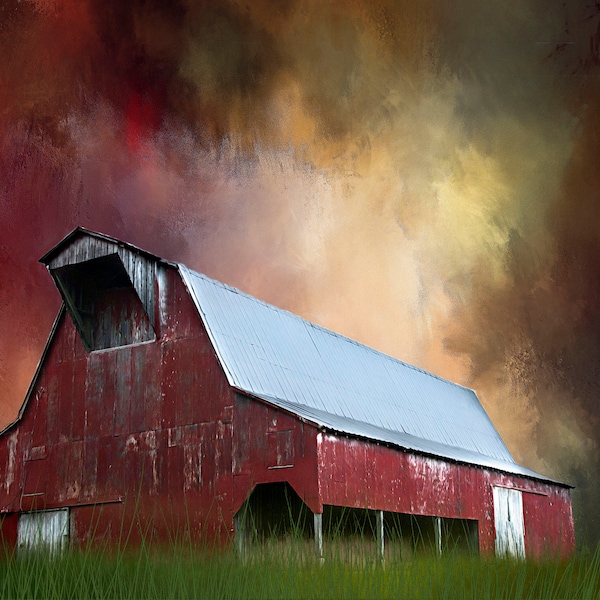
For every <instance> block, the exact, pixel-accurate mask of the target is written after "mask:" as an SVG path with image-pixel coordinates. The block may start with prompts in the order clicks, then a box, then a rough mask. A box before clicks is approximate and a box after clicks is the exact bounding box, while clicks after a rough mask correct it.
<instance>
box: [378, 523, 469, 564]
mask: <svg viewBox="0 0 600 600" xmlns="http://www.w3.org/2000/svg"><path fill="white" fill-rule="evenodd" d="M384 527H385V559H386V561H391V562H393V561H406V560H411V559H412V558H416V557H421V556H440V555H447V554H463V555H475V554H478V552H479V535H478V523H477V521H476V520H469V519H449V518H443V517H433V516H423V515H410V514H402V513H388V512H386V513H384Z"/></svg>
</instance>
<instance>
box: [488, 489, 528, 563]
mask: <svg viewBox="0 0 600 600" xmlns="http://www.w3.org/2000/svg"><path fill="white" fill-rule="evenodd" d="M493 489H494V523H495V525H496V555H497V556H513V557H515V558H525V525H524V522H523V496H522V494H521V492H520V491H519V490H513V489H509V488H503V487H494V488H493Z"/></svg>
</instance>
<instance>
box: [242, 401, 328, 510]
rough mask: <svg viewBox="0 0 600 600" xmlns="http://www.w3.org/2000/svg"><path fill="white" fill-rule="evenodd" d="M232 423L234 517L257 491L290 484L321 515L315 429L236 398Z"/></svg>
mask: <svg viewBox="0 0 600 600" xmlns="http://www.w3.org/2000/svg"><path fill="white" fill-rule="evenodd" d="M234 422H235V432H234V437H233V440H234V452H233V473H234V478H235V485H234V494H235V507H236V511H237V510H238V509H239V508H240V507H241V505H242V504H243V502H244V500H245V499H246V498H247V497H248V496H249V495H250V492H251V491H252V489H253V488H254V486H255V485H257V484H259V483H273V482H277V481H287V482H288V483H289V484H290V485H291V486H292V487H293V488H294V490H295V491H296V493H297V494H298V496H300V498H301V499H302V500H303V501H304V502H305V503H306V504H307V505H308V507H309V508H310V509H311V510H312V511H313V512H321V508H320V507H321V505H320V503H319V492H318V486H317V443H316V440H317V430H316V428H315V427H314V426H312V425H309V424H305V423H303V422H302V421H301V420H300V419H298V418H297V417H295V416H292V415H289V414H286V413H285V412H283V411H280V410H277V409H276V408H273V407H271V406H268V405H267V404H265V403H263V402H261V401H259V400H255V399H253V398H248V397H246V396H243V395H241V394H238V395H237V396H236V402H235V407H234Z"/></svg>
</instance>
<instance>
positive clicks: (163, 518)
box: [0, 266, 234, 541]
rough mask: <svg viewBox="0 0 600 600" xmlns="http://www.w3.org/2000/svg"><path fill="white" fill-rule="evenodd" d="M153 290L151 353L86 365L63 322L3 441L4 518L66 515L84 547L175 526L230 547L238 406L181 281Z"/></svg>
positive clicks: (89, 360)
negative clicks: (35, 512)
mask: <svg viewBox="0 0 600 600" xmlns="http://www.w3.org/2000/svg"><path fill="white" fill-rule="evenodd" d="M156 286H157V290H156V291H157V298H158V302H157V304H156V307H155V311H154V314H153V315H151V316H152V318H153V321H154V325H155V329H156V332H157V340H156V341H155V342H145V343H141V344H137V345H129V346H122V347H119V348H112V349H107V350H102V351H97V352H91V353H87V352H86V350H85V349H84V347H83V345H82V343H81V340H80V337H79V335H78V333H77V331H76V329H75V327H74V326H73V323H72V321H71V319H70V318H69V317H68V316H67V315H66V313H65V314H64V315H63V318H62V321H61V322H60V323H59V325H58V328H57V331H56V334H55V337H54V339H53V341H52V343H51V347H50V349H49V352H48V354H47V355H46V359H45V362H44V365H43V367H42V369H41V372H40V375H39V377H38V380H37V382H36V384H35V389H34V390H33V394H32V395H31V399H30V402H29V405H28V406H27V408H26V410H25V412H24V414H23V417H22V419H21V421H20V422H18V423H17V424H16V425H15V426H13V427H12V428H11V429H9V430H8V431H7V432H6V433H5V434H4V435H3V436H2V438H0V507H1V510H2V512H3V513H4V514H5V515H10V514H13V513H16V512H18V511H22V510H32V509H39V508H53V507H59V506H70V507H72V511H71V512H72V519H73V524H74V527H73V532H72V534H73V537H74V538H75V539H77V540H79V541H85V540H86V539H88V538H89V536H90V535H91V534H90V530H93V531H94V533H95V535H97V536H98V537H99V538H110V539H112V540H115V539H118V538H119V537H121V536H122V535H123V530H126V531H129V530H131V531H130V533H131V536H132V538H131V539H135V538H136V536H138V535H139V534H141V533H144V532H145V531H147V530H148V523H149V519H153V520H154V522H156V523H158V524H159V525H160V527H159V528H158V529H157V531H158V532H159V534H160V535H162V536H163V537H164V538H166V537H167V535H168V532H167V525H169V526H173V527H174V526H175V524H176V523H179V524H181V523H184V525H185V526H187V527H189V529H190V530H191V533H192V535H193V536H194V537H196V536H197V537H198V538H200V537H203V538H205V537H206V536H207V535H208V536H209V537H210V536H211V535H216V536H217V537H219V538H226V537H228V536H229V535H230V533H231V531H230V530H231V527H232V523H233V492H232V490H233V473H232V466H231V465H232V436H233V432H232V427H233V425H232V419H233V405H234V394H233V392H231V390H230V388H229V386H228V383H227V381H226V379H225V376H224V374H223V372H222V371H221V368H220V366H219V364H218V362H217V359H216V356H215V353H214V350H213V348H212V346H211V344H210V342H209V340H208V336H207V334H206V331H205V330H204V327H203V325H202V323H201V321H200V319H199V317H198V314H197V311H196V309H195V307H194V305H193V304H192V301H191V300H190V298H189V295H188V293H187V290H186V289H185V287H184V285H183V283H182V282H181V279H180V278H179V275H178V273H177V271H176V270H175V269H173V268H171V267H168V266H161V267H160V270H159V273H158V278H157V283H156ZM117 313H118V311H117ZM98 515H100V517H98ZM11 522H12V521H10V520H8V521H7V523H11ZM161 527H162V533H160V531H161ZM7 531H8V530H7Z"/></svg>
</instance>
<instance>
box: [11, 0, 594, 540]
mask: <svg viewBox="0 0 600 600" xmlns="http://www.w3.org/2000/svg"><path fill="white" fill-rule="evenodd" d="M599 50H600V8H598V5H594V4H593V3H586V2H570V3H565V2H559V1H556V0H523V1H520V2H506V1H501V0H490V1H489V2H480V1H479V0H458V1H456V2H451V3H449V2H443V1H442V0H396V1H392V0H379V1H372V0H369V1H367V0H364V1H358V0H354V1H352V0H348V1H345V2H324V1H322V0H307V1H297V2H296V1H280V2H269V1H267V0H252V1H251V2H249V1H248V2H243V1H241V0H239V1H236V0H231V1H229V2H226V1H222V2H218V1H210V2H209V1H205V2H202V1H199V0H179V1H178V2H177V1H171V2H167V1H166V0H164V1H159V0H147V1H143V0H128V2H122V1H121V0H62V1H61V0H21V1H19V0H3V2H2V3H1V6H0V132H1V135H0V186H1V187H0V267H1V273H2V278H1V283H0V422H1V423H3V424H6V423H8V422H9V421H11V420H12V419H13V418H14V416H15V415H16V412H17V410H18V408H19V406H20V403H21V401H22V398H23V396H24V393H25V390H26V388H27V385H28V383H29V380H30V378H31V375H32V373H33V370H34V369H35V366H36V364H37V361H38V359H39V356H40V353H41V350H42V348H43V345H44V342H45V340H46V337H47V335H48V332H49V330H50V326H51V324H52V321H53V318H54V316H55V313H56V311H57V309H58V306H59V296H58V293H57V292H56V291H55V289H54V288H53V285H52V283H51V280H50V277H49V276H48V275H47V274H46V273H45V271H44V269H43V267H42V266H41V265H39V264H38V263H37V259H38V258H39V257H40V256H41V255H42V254H43V253H44V252H45V251H47V250H48V249H49V248H50V247H51V246H52V245H53V244H54V243H56V242H57V241H58V240H59V239H60V238H62V237H63V236H64V235H65V234H66V233H68V232H69V231H70V230H71V229H72V228H73V227H75V226H77V225H83V226H85V227H88V228H91V229H94V230H99V231H102V232H105V233H108V234H110V235H114V236H117V237H121V238H123V239H126V240H128V241H130V242H132V243H134V244H137V245H139V246H141V247H143V248H145V249H147V250H150V251H153V252H155V253H157V254H160V255H161V256H164V257H166V258H170V259H173V260H179V261H182V262H185V263H186V264H188V265H189V266H190V267H192V268H194V269H196V270H199V271H202V272H204V273H207V274H208V275H210V276H212V277H216V278H218V279H220V280H222V281H225V282H227V283H230V284H232V285H235V286H238V287H240V288H242V289H244V290H245V291H248V292H250V293H252V294H254V295H257V296H259V297H261V298H263V299H265V300H267V301H269V302H272V303H274V304H277V305H279V306H282V307H284V308H287V309H289V310H292V311H294V312H297V313H299V314H301V315H302V316H304V317H306V318H308V319H310V320H313V321H316V322H318V323H321V324H323V325H325V326H327V327H329V328H332V329H334V330H336V331H339V332H341V333H344V334H346V335H349V336H351V337H354V338H356V339H358V340H360V341H362V342H365V343H367V344H369V345H371V346H374V347H376V348H378V349H380V350H383V351H384V352H387V353H390V354H392V355H394V356H397V357H399V358H401V359H403V360H406V361H409V362H413V363H415V364H417V365H419V366H421V367H423V368H426V369H429V370H432V371H434V372H435V373H438V374H440V375H442V376H444V377H447V378H450V379H452V380H454V381H457V382H459V383H462V384H464V385H467V386H469V387H472V388H474V389H476V390H477V392H478V393H479V396H480V398H481V400H482V402H483V404H484V406H485V407H486V409H487V411H488V413H489V414H490V416H491V417H492V419H493V420H494V422H495V423H496V425H497V427H498V429H499V430H500V432H501V434H502V435H503V436H504V438H505V440H506V442H507V444H508V446H509V448H510V449H511V451H512V452H513V454H514V456H515V457H516V458H517V460H519V461H520V462H522V463H524V464H525V465H526V466H529V467H531V468H534V469H537V470H540V471H542V472H544V473H547V474H549V475H552V476H555V477H558V478H562V479H566V480H568V481H570V482H572V483H574V484H576V485H577V486H578V489H577V491H576V492H575V502H576V517H577V524H578V533H579V535H580V537H581V536H583V534H584V533H585V534H586V535H588V536H589V537H588V539H589V541H596V540H597V539H599V538H600V518H599V517H598V511H597V506H598V503H599V502H600V490H599V488H598V486H597V477H598V473H599V470H600V448H599V444H600V433H599V431H600V385H599V380H598V376H599V372H600V164H599V162H600V160H599V157H600V129H599V128H598V122H599V120H600V102H599V101H598V100H599V96H600V78H599V75H600V54H599Z"/></svg>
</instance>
